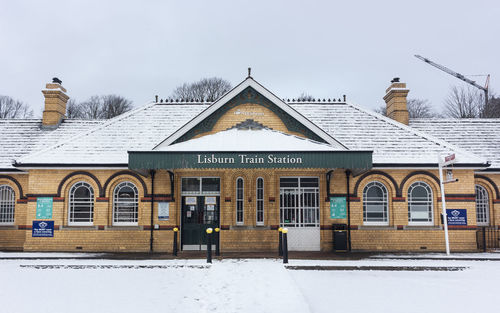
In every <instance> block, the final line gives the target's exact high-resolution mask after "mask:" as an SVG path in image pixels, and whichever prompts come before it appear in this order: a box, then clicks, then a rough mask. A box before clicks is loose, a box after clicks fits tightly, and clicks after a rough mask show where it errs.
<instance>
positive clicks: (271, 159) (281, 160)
mask: <svg viewBox="0 0 500 313" xmlns="http://www.w3.org/2000/svg"><path fill="white" fill-rule="evenodd" d="M197 161H198V164H235V163H239V164H302V161H303V160H302V157H293V156H290V155H286V156H275V155H273V154H268V155H267V156H265V157H261V156H256V155H254V156H252V155H248V154H238V156H237V157H217V156H215V155H214V154H210V155H205V154H198V155H197Z"/></svg>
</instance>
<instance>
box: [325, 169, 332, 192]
mask: <svg viewBox="0 0 500 313" xmlns="http://www.w3.org/2000/svg"><path fill="white" fill-rule="evenodd" d="M332 172H333V170H329V171H328V172H327V173H326V196H327V197H330V179H331V177H332Z"/></svg>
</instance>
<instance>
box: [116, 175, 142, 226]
mask: <svg viewBox="0 0 500 313" xmlns="http://www.w3.org/2000/svg"><path fill="white" fill-rule="evenodd" d="M138 195H139V192H138V191H137V187H136V186H135V185H134V184H133V183H131V182H128V181H127V182H123V183H120V184H118V186H116V188H115V191H114V193H113V225H122V226H127V225H137V223H138V217H139V204H138V202H139V201H138Z"/></svg>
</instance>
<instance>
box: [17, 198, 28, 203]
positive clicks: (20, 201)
mask: <svg viewBox="0 0 500 313" xmlns="http://www.w3.org/2000/svg"><path fill="white" fill-rule="evenodd" d="M17 203H28V199H17Z"/></svg>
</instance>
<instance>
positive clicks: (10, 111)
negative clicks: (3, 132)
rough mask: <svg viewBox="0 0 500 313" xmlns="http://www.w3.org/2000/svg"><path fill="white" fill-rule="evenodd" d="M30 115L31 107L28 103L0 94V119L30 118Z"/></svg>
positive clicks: (31, 114)
mask: <svg viewBox="0 0 500 313" xmlns="http://www.w3.org/2000/svg"><path fill="white" fill-rule="evenodd" d="M32 116H33V109H31V108H30V107H29V105H27V104H25V103H23V102H21V101H19V100H14V99H12V98H11V97H9V96H2V95H0V119H5V118H30V117H32Z"/></svg>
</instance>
